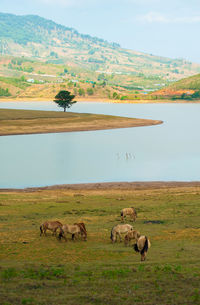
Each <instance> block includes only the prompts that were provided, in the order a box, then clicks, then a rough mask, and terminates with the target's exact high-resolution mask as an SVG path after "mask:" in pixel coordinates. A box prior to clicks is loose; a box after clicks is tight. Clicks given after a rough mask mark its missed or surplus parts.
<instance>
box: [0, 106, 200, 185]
mask: <svg viewBox="0 0 200 305" xmlns="http://www.w3.org/2000/svg"><path fill="white" fill-rule="evenodd" d="M0 108H16V109H37V110H57V111H61V110H60V109H59V108H58V107H57V106H56V104H54V103H53V102H18V103H17V102H1V103H0ZM70 111H74V112H88V113H102V114H111V115H120V116H125V117H135V118H148V119H156V120H163V121H164V124H162V125H156V126H150V127H137V128H124V129H113V130H102V131H87V132H69V133H60V134H59V133H56V134H39V135H20V136H4V137H0V148H1V149H0V169H1V170H0V188H24V187H33V186H47V185H54V184H71V183H89V182H111V181H112V182H116V181H197V180H200V141H199V134H198V131H199V130H200V119H199V113H200V104H121V103H120V104H112V103H96V102H94V103H93V102H81V103H77V104H75V105H74V106H72V108H71V110H70Z"/></svg>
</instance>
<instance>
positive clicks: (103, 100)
mask: <svg viewBox="0 0 200 305" xmlns="http://www.w3.org/2000/svg"><path fill="white" fill-rule="evenodd" d="M76 100H77V102H78V103H79V102H80V103H81V102H91V103H92V102H94V103H111V104H166V103H170V104H199V103H200V99H199V100H196V101H191V100H190V101H189V100H188V101H187V100H171V99H158V100H148V99H145V98H144V99H143V100H113V99H108V98H100V97H93V98H91V97H88V98H87V97H86V98H77V99H76ZM52 101H53V99H52V98H35V97H33V98H16V99H15V98H13V99H9V98H5V99H4V98H1V99H0V104H1V102H3V103H5V102H19V103H20V102H27V103H28V102H52Z"/></svg>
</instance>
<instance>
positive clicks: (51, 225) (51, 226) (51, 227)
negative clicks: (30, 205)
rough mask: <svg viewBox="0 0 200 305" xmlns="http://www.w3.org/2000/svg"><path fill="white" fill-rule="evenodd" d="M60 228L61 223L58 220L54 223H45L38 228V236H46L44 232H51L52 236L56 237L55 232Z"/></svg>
mask: <svg viewBox="0 0 200 305" xmlns="http://www.w3.org/2000/svg"><path fill="white" fill-rule="evenodd" d="M61 227H62V223H61V222H60V221H58V220H55V221H45V222H44V223H43V224H41V226H40V236H41V235H42V234H44V235H45V236H46V231H47V230H49V231H53V235H56V231H57V229H58V228H61Z"/></svg>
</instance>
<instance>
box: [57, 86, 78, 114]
mask: <svg viewBox="0 0 200 305" xmlns="http://www.w3.org/2000/svg"><path fill="white" fill-rule="evenodd" d="M74 98H75V95H73V94H71V93H70V92H69V91H66V90H61V91H60V92H59V93H58V94H57V95H56V96H55V99H54V100H53V101H54V102H55V103H57V104H58V107H62V108H63V109H64V112H65V111H66V108H70V107H71V106H72V105H73V104H75V103H76V101H73V99H74Z"/></svg>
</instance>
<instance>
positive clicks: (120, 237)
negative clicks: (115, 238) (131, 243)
mask: <svg viewBox="0 0 200 305" xmlns="http://www.w3.org/2000/svg"><path fill="white" fill-rule="evenodd" d="M118 235H119V239H120V243H121V242H122V236H121V234H120V233H118Z"/></svg>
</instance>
